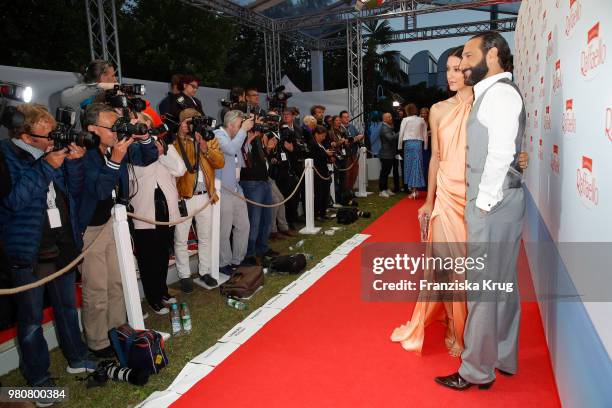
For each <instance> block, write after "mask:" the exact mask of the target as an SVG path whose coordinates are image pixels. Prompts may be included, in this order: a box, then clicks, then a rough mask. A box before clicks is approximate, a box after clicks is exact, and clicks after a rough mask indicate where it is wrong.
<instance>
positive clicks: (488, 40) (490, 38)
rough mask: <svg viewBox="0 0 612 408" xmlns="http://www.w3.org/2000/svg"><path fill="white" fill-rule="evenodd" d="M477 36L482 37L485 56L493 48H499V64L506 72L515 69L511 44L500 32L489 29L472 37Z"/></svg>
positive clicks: (481, 46)
mask: <svg viewBox="0 0 612 408" xmlns="http://www.w3.org/2000/svg"><path fill="white" fill-rule="evenodd" d="M475 38H481V39H482V44H481V45H480V49H481V50H482V53H483V56H485V55H487V52H489V50H490V49H491V48H497V57H498V59H499V65H500V66H501V67H502V69H503V70H504V71H506V72H512V71H513V70H514V63H513V60H514V58H513V57H512V52H511V51H510V46H509V45H508V42H507V41H506V39H505V38H504V37H502V36H501V34H500V33H497V32H495V31H489V32H486V33H483V34H479V35H475V36H474V37H472V39H475Z"/></svg>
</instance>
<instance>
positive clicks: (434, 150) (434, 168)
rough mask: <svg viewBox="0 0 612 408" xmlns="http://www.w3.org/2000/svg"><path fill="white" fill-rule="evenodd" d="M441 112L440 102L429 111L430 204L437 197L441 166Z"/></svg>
mask: <svg viewBox="0 0 612 408" xmlns="http://www.w3.org/2000/svg"><path fill="white" fill-rule="evenodd" d="M440 114H441V112H440V107H439V106H438V104H435V105H434V106H432V107H431V111H430V112H429V127H430V129H431V160H430V162H429V173H428V178H427V181H428V184H429V185H428V186H427V199H426V202H428V203H430V204H433V202H434V200H435V197H436V187H437V178H438V168H439V167H440V161H439V158H438V154H439V147H438V125H439V123H440ZM425 140H427V136H425ZM425 143H427V142H425Z"/></svg>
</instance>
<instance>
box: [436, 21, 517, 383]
mask: <svg viewBox="0 0 612 408" xmlns="http://www.w3.org/2000/svg"><path fill="white" fill-rule="evenodd" d="M460 68H461V69H462V70H463V72H464V74H465V78H466V80H465V83H466V84H468V85H474V105H473V107H472V111H471V113H470V117H469V119H468V123H467V146H466V185H467V205H466V208H465V221H466V223H467V230H468V258H474V259H477V258H481V259H484V260H485V262H484V268H481V269H477V268H473V269H468V271H467V272H466V279H467V280H469V281H470V282H476V283H479V285H480V290H479V291H477V292H474V293H471V292H470V293H467V307H468V317H467V321H466V325H465V332H464V343H465V349H464V351H463V353H462V355H461V359H462V362H461V367H460V368H459V371H458V372H456V373H454V374H451V375H449V376H445V377H436V382H438V383H439V384H442V385H444V386H446V387H449V388H452V389H456V390H464V389H466V388H469V387H471V386H472V385H478V387H479V388H480V389H488V388H489V387H490V386H491V385H492V384H493V381H494V380H495V369H497V371H498V372H499V373H501V374H503V375H513V374H515V373H516V371H517V347H518V335H519V323H520V310H521V309H520V305H521V304H520V299H519V293H518V288H517V284H516V283H517V277H516V266H517V258H518V254H519V249H520V240H521V230H522V222H523V217H524V214H525V199H524V196H523V189H522V170H521V168H520V166H519V153H520V151H521V146H522V142H523V134H524V130H525V107H524V103H523V100H522V97H521V95H520V92H519V90H518V88H517V86H516V85H515V84H514V83H513V82H512V74H511V72H512V68H513V67H512V54H511V52H510V48H509V47H508V44H507V42H506V40H504V38H503V37H502V36H501V35H499V34H498V33H494V32H489V33H485V34H480V35H477V36H475V37H473V38H471V39H470V40H469V41H468V42H467V43H466V45H465V47H464V50H463V56H462V61H461V65H460ZM489 280H490V282H493V283H498V284H500V286H498V287H497V288H490V287H487V286H486V284H485V282H487V281H489ZM489 285H490V284H489ZM501 285H504V286H503V287H502V286H501ZM504 288H505V289H504ZM508 288H511V290H508Z"/></svg>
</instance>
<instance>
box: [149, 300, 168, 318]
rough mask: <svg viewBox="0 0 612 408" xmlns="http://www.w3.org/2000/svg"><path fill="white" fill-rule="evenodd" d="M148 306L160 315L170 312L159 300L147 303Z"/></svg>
mask: <svg viewBox="0 0 612 408" xmlns="http://www.w3.org/2000/svg"><path fill="white" fill-rule="evenodd" d="M149 306H151V309H153V311H154V312H155V314H158V315H160V316H162V315H166V314H168V313H170V309H168V308H167V307H166V306H164V304H163V303H161V302H160V303H156V304H153V305H149Z"/></svg>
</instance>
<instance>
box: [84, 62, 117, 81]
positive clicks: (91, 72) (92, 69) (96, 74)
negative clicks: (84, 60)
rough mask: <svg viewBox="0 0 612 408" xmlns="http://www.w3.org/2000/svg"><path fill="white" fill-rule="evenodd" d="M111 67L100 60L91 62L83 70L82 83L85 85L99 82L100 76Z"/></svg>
mask: <svg viewBox="0 0 612 408" xmlns="http://www.w3.org/2000/svg"><path fill="white" fill-rule="evenodd" d="M112 66H113V64H111V63H110V62H108V61H105V60H101V59H97V60H93V61H91V62H90V63H89V64H87V66H86V67H85V69H84V70H83V81H84V82H85V83H86V84H91V83H94V82H100V77H101V76H102V74H104V72H105V71H106V70H107V69H108V68H109V67H112Z"/></svg>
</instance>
